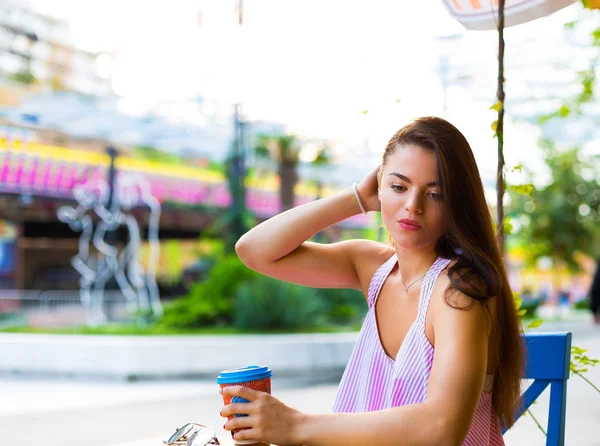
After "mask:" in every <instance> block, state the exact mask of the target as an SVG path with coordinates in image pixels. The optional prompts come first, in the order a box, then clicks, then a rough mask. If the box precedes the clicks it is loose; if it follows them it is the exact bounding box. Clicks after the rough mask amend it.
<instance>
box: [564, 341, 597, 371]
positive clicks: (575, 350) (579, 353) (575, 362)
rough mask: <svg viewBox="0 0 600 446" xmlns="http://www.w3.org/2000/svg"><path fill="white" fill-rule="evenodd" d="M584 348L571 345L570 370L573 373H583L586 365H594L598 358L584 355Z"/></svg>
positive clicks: (586, 369)
mask: <svg viewBox="0 0 600 446" xmlns="http://www.w3.org/2000/svg"><path fill="white" fill-rule="evenodd" d="M585 352H587V350H586V349H583V348H579V347H575V346H573V347H571V358H572V361H571V371H572V372H573V373H585V372H587V371H588V367H595V366H596V365H597V364H598V363H599V362H600V360H598V359H590V358H588V357H587V356H586V355H585Z"/></svg>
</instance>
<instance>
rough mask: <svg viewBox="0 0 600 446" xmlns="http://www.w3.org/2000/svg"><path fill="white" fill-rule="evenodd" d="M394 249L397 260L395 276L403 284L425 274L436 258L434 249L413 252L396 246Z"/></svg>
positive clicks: (428, 248)
mask: <svg viewBox="0 0 600 446" xmlns="http://www.w3.org/2000/svg"><path fill="white" fill-rule="evenodd" d="M395 248H396V254H397V258H398V270H397V271H396V273H395V274H397V275H398V276H399V277H400V279H402V282H404V283H405V284H409V283H410V282H412V281H413V280H415V279H416V278H418V277H419V276H421V275H423V274H425V273H427V271H429V268H431V265H433V263H434V262H435V260H436V259H437V257H438V256H437V254H436V252H435V248H434V247H427V248H424V249H421V250H413V249H405V248H402V247H400V246H397V245H396V246H395Z"/></svg>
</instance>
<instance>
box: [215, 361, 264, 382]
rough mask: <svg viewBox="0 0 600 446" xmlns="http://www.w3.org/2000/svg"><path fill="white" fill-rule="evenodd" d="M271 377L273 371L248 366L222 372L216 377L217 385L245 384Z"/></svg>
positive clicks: (260, 366) (259, 366) (257, 366)
mask: <svg viewBox="0 0 600 446" xmlns="http://www.w3.org/2000/svg"><path fill="white" fill-rule="evenodd" d="M271 376H273V371H272V370H271V369H270V368H269V367H266V366H262V365H249V366H247V367H241V368H239V369H230V370H223V371H222V372H221V374H220V375H219V376H218V377H217V384H235V383H245V382H249V381H258V380H259V379H265V378H270V377H271Z"/></svg>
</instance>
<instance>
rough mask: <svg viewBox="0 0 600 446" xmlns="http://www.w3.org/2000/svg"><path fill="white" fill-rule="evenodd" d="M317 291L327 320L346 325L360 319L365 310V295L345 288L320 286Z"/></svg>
mask: <svg viewBox="0 0 600 446" xmlns="http://www.w3.org/2000/svg"><path fill="white" fill-rule="evenodd" d="M317 293H318V295H319V297H320V299H321V300H322V302H323V304H324V305H325V315H326V317H327V321H328V322H330V323H334V324H341V325H347V324H351V323H354V322H357V321H359V320H361V319H362V318H363V317H364V315H365V313H366V311H367V302H366V300H365V296H364V295H363V293H361V292H360V291H358V290H352V289H347V288H321V289H318V290H317Z"/></svg>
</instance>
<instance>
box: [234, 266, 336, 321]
mask: <svg viewBox="0 0 600 446" xmlns="http://www.w3.org/2000/svg"><path fill="white" fill-rule="evenodd" d="M323 309H324V305H323V302H322V300H321V299H320V298H319V296H318V294H317V292H316V291H315V290H313V289H310V288H305V287H301V286H299V285H293V284H290V283H287V282H282V281H280V280H275V279H272V278H270V277H266V276H260V277H257V278H255V279H254V280H252V281H250V282H248V283H245V284H244V285H242V286H240V288H239V290H238V291H237V293H236V296H235V305H234V308H233V310H234V312H233V314H234V322H235V325H236V326H237V327H239V328H244V329H246V330H297V329H300V328H310V327H313V326H317V325H319V324H321V323H322V322H323V320H324V318H323Z"/></svg>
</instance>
